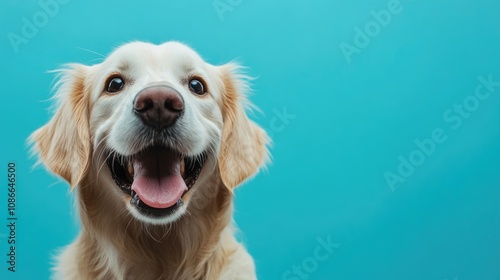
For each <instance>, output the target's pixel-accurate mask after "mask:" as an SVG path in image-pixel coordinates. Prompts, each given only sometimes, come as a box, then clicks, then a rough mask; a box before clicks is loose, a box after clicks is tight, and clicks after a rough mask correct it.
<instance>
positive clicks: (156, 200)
mask: <svg viewBox="0 0 500 280" xmlns="http://www.w3.org/2000/svg"><path fill="white" fill-rule="evenodd" d="M205 160H206V153H201V154H199V155H196V156H186V155H183V154H181V153H179V152H177V151H176V150H174V149H172V148H167V147H163V146H151V147H147V148H145V149H143V150H142V151H140V152H139V153H137V154H134V155H131V156H123V155H120V154H118V153H116V152H114V151H111V152H109V156H108V159H107V165H108V168H109V170H110V172H111V176H112V178H113V180H114V181H115V183H116V186H117V188H119V189H121V191H122V192H123V193H124V194H125V201H126V203H127V208H128V210H129V211H130V212H131V213H132V215H133V216H134V217H135V218H137V219H138V220H140V221H143V222H146V223H150V224H168V223H171V222H174V221H175V220H177V219H179V218H180V217H181V216H182V215H183V214H184V213H185V212H186V207H187V204H188V200H189V197H190V194H189V192H190V190H191V189H192V188H193V186H194V185H195V183H196V181H197V180H198V177H199V175H200V173H201V170H202V168H203V165H204V164H205Z"/></svg>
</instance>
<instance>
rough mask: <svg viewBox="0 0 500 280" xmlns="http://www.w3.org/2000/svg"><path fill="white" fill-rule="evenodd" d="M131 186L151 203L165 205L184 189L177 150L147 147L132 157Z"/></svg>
mask: <svg viewBox="0 0 500 280" xmlns="http://www.w3.org/2000/svg"><path fill="white" fill-rule="evenodd" d="M133 165H134V182H133V183H132V190H133V191H135V192H136V193H137V195H139V198H140V199H141V200H142V202H144V203H145V204H147V205H148V206H150V207H153V208H168V207H170V206H173V205H175V204H176V203H177V201H178V200H179V199H180V198H181V197H182V194H183V193H184V191H186V190H187V187H186V183H184V179H182V176H181V172H180V166H181V159H180V157H179V155H178V154H176V153H174V152H172V151H170V150H167V149H150V150H147V151H145V152H143V153H141V154H140V155H138V156H136V157H135V159H134V160H133Z"/></svg>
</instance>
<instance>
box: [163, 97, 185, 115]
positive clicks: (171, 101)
mask: <svg viewBox="0 0 500 280" xmlns="http://www.w3.org/2000/svg"><path fill="white" fill-rule="evenodd" d="M163 106H164V107H165V108H166V109H168V110H170V111H176V112H180V111H182V110H184V102H182V100H181V99H180V98H177V97H174V98H168V99H167V100H165V103H164V105H163Z"/></svg>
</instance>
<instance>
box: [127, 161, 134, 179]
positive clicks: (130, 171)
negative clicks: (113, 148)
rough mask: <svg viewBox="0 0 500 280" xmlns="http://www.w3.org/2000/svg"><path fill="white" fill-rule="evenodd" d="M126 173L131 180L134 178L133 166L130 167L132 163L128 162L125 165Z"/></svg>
mask: <svg viewBox="0 0 500 280" xmlns="http://www.w3.org/2000/svg"><path fill="white" fill-rule="evenodd" d="M127 171H128V173H129V174H130V176H132V178H133V177H134V166H133V165H132V162H130V161H129V162H128V164H127Z"/></svg>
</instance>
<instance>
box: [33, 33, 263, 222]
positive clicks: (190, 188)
mask: <svg viewBox="0 0 500 280" xmlns="http://www.w3.org/2000/svg"><path fill="white" fill-rule="evenodd" d="M245 90H246V83H245V76H244V75H241V74H239V66H237V65H236V64H233V63H230V64H226V65H222V66H214V65H211V64H208V63H207V62H205V61H203V59H202V58H200V56H199V55H198V54H197V53H196V52H195V51H193V50H192V49H190V48H189V47H187V46H185V45H183V44H181V43H177V42H168V43H165V44H162V45H153V44H148V43H140V42H134V43H129V44H126V45H124V46H122V47H120V48H118V49H117V50H115V51H114V52H113V53H112V54H111V55H110V56H109V57H107V58H106V59H105V60H104V61H103V62H102V63H100V64H96V65H93V66H84V65H80V64H71V65H69V66H68V67H67V68H66V69H64V70H61V77H60V80H59V84H58V91H57V94H56V98H57V100H58V101H59V103H58V104H57V109H56V112H55V114H54V116H53V118H52V119H51V120H50V121H49V122H48V123H47V124H46V125H45V126H43V127H42V128H40V129H39V130H37V131H36V132H35V133H33V135H32V137H31V139H32V141H33V143H34V148H35V150H36V151H37V152H38V153H39V155H40V159H41V161H42V162H43V163H44V164H45V165H46V166H47V167H48V168H49V169H50V170H51V171H52V172H54V173H56V174H58V175H59V176H61V177H62V178H64V179H65V180H67V181H68V182H69V183H70V185H71V186H72V187H76V186H78V185H79V183H80V182H82V180H83V179H84V178H87V177H88V176H91V175H89V174H93V175H92V176H95V177H96V178H94V179H95V180H94V181H96V182H97V184H96V185H99V187H100V188H112V189H113V190H110V192H108V193H111V195H112V196H113V198H112V199H114V200H115V201H119V203H124V205H126V207H127V209H128V211H130V212H131V213H132V214H133V215H134V216H135V217H136V218H137V219H139V220H141V221H144V222H149V223H153V224H164V223H169V222H172V221H174V220H175V219H177V218H179V217H180V216H181V215H182V214H183V213H184V212H185V211H186V209H187V207H188V205H189V202H190V200H192V197H193V196H195V195H196V192H198V191H199V189H203V188H204V187H206V186H205V185H206V183H207V182H208V181H209V180H213V177H214V176H216V177H218V178H219V181H220V182H222V183H223V185H225V187H227V188H228V189H230V190H232V189H233V188H234V187H235V186H237V185H239V184H240V183H241V182H242V181H244V180H245V179H247V178H248V177H250V176H252V175H253V174H255V173H256V172H257V171H258V169H259V167H260V166H261V165H262V164H263V162H264V161H265V160H266V158H267V148H266V143H267V140H268V137H267V135H266V133H265V132H264V130H262V129H261V128H259V127H258V126H257V125H256V124H255V123H253V122H252V121H250V120H249V119H248V117H247V115H246V113H245V111H244V107H245V103H246V99H245V96H244V91H245ZM212 191H213V190H212Z"/></svg>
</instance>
